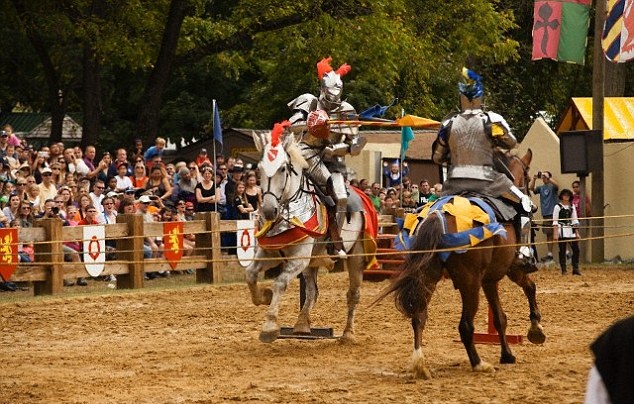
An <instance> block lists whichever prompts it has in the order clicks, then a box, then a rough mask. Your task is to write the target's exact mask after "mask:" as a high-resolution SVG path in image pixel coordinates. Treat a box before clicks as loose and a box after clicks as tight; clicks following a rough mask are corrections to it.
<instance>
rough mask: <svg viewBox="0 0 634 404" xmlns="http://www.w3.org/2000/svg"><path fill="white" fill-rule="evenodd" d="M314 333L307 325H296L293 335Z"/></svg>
mask: <svg viewBox="0 0 634 404" xmlns="http://www.w3.org/2000/svg"><path fill="white" fill-rule="evenodd" d="M311 333H312V331H311V329H310V326H309V325H307V324H302V325H297V324H296V325H295V327H293V335H310V334H311Z"/></svg>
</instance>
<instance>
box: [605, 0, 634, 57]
mask: <svg viewBox="0 0 634 404" xmlns="http://www.w3.org/2000/svg"><path fill="white" fill-rule="evenodd" d="M606 11H607V16H606V18H605V22H604V24H603V34H602V35H601V46H602V47H603V53H604V54H605V57H606V58H607V59H608V60H609V61H611V62H614V63H625V62H629V61H630V60H632V59H634V0H608V1H607V10H606Z"/></svg>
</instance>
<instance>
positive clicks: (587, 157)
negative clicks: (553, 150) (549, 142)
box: [559, 130, 603, 175]
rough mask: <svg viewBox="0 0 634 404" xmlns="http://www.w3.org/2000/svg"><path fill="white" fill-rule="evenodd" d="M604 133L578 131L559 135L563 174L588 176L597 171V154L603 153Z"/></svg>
mask: <svg viewBox="0 0 634 404" xmlns="http://www.w3.org/2000/svg"><path fill="white" fill-rule="evenodd" d="M602 141H603V138H602V131H599V130H577V131H570V132H561V133H560V134H559V153H560V157H561V172H562V174H571V173H574V174H579V175H587V174H589V173H591V172H592V171H595V169H596V168H595V165H596V162H597V153H600V152H602V150H603V148H602V147H601V142H602Z"/></svg>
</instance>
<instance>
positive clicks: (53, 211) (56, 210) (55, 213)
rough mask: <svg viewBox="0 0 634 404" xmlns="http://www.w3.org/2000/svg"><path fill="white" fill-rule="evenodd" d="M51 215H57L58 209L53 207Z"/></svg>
mask: <svg viewBox="0 0 634 404" xmlns="http://www.w3.org/2000/svg"><path fill="white" fill-rule="evenodd" d="M51 213H53V214H54V215H59V207H57V206H53V207H52V208H51Z"/></svg>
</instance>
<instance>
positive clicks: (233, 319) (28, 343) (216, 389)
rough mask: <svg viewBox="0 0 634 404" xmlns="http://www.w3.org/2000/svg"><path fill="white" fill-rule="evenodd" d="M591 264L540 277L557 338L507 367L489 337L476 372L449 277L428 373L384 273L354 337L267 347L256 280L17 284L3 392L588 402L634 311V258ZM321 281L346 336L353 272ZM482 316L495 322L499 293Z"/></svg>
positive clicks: (514, 292)
mask: <svg viewBox="0 0 634 404" xmlns="http://www.w3.org/2000/svg"><path fill="white" fill-rule="evenodd" d="M582 271H583V276H581V277H572V276H571V275H568V276H565V277H563V276H561V275H560V274H559V273H558V271H557V269H556V268H554V267H553V268H550V269H542V270H541V271H540V272H538V273H537V274H535V276H534V279H535V281H536V282H537V285H538V300H539V304H540V308H541V312H542V316H543V320H542V324H543V326H544V329H545V332H546V335H547V340H546V343H545V344H544V345H541V346H537V345H532V344H530V343H529V342H528V341H527V340H525V342H524V343H523V344H521V345H514V346H512V349H513V351H514V354H515V355H516V356H517V363H516V364H514V365H499V347H498V346H496V345H478V349H479V352H480V355H481V357H482V358H483V359H484V360H486V361H488V362H490V363H494V364H496V369H497V371H496V372H495V373H491V374H482V373H475V372H472V371H471V368H470V366H469V362H468V360H467V356H466V353H465V351H464V348H463V347H462V345H461V344H460V343H458V342H456V340H457V338H458V333H457V324H458V319H459V316H460V301H459V296H458V294H457V292H456V291H455V290H454V289H453V288H452V286H451V283H450V281H442V282H441V283H440V284H439V288H438V290H437V292H436V294H435V296H434V300H433V301H432V305H431V309H430V320H429V322H428V326H427V328H426V330H425V334H424V343H425V346H424V350H425V354H426V357H427V360H428V363H429V364H430V367H431V370H432V373H433V379H432V380H427V381H425V380H417V379H413V378H412V376H411V372H410V371H409V369H408V362H409V358H410V355H411V350H412V332H411V327H410V324H409V322H408V321H407V320H405V319H404V318H403V317H402V316H401V315H400V314H398V312H397V311H396V310H395V309H394V306H393V304H392V301H384V302H383V303H382V304H380V305H379V306H377V307H374V308H372V309H368V307H367V306H368V303H369V302H370V301H371V300H372V298H373V297H374V296H375V295H376V294H377V292H378V291H379V290H380V288H382V287H383V286H385V283H382V282H379V283H375V282H364V285H363V289H362V295H363V297H362V304H361V307H360V309H359V311H358V317H357V323H356V325H357V327H356V335H357V343H356V344H354V345H347V344H342V343H340V342H338V341H337V340H336V339H322V340H312V341H307V340H297V339H280V340H277V341H276V342H274V343H272V344H263V343H261V342H260V341H259V340H258V333H259V329H260V327H261V324H262V321H263V317H264V311H265V308H264V307H263V306H260V307H256V306H253V304H252V303H251V300H250V298H249V294H248V291H247V288H246V286H245V285H244V284H239V283H236V284H226V285H206V286H199V285H195V284H194V283H193V276H192V275H188V277H189V279H188V281H185V284H184V285H183V284H166V285H167V286H164V287H159V288H148V289H145V290H142V291H116V290H114V291H113V290H110V289H107V288H106V287H105V285H104V282H101V283H99V282H97V281H91V282H90V283H91V285H90V286H89V288H88V290H86V289H83V290H82V292H83V293H77V290H78V289H77V287H75V288H72V292H70V293H69V292H65V293H64V295H62V296H60V297H45V298H34V297H30V296H29V295H28V292H16V293H18V294H9V293H8V292H5V293H2V294H1V295H0V342H1V344H0V358H2V359H1V360H2V366H0V402H2V403H66V402H73V403H75V402H86V403H227V402H243V401H249V402H256V403H278V402H281V403H340V402H348V403H387V402H394V403H490V402H496V403H510V402H515V403H580V402H582V401H583V395H584V390H585V383H586V376H587V372H588V369H589V368H590V366H591V363H592V355H591V353H590V351H589V349H588V345H589V344H590V343H591V342H592V341H593V340H594V338H595V337H596V336H597V335H598V334H599V333H600V332H601V331H602V330H604V329H605V328H606V327H607V326H608V325H610V324H611V323H612V322H614V321H615V320H617V319H620V318H623V317H626V316H628V315H632V314H634V269H633V268H631V267H625V266H618V267H617V266H603V267H597V268H587V267H586V268H584V267H582ZM181 277H183V278H182V279H185V275H181ZM319 280H320V293H321V294H320V298H319V302H318V304H317V307H316V308H315V310H314V312H313V325H314V326H328V327H334V330H335V335H336V336H337V335H340V334H341V332H342V331H343V325H344V321H345V303H344V302H345V291H346V288H347V278H346V274H344V273H330V274H323V275H322V276H320V279H319ZM152 282H155V281H152ZM155 285H156V284H155ZM298 287H299V285H298V282H294V283H293V284H292V286H291V287H290V288H289V290H288V292H287V294H286V295H285V299H284V304H283V305H282V307H281V310H280V317H281V324H282V325H284V326H285V325H288V326H292V324H293V323H294V320H295V316H296V315H297V311H298V309H297V306H298V302H297V300H298V299H297V296H298ZM67 289H69V288H67ZM500 291H501V293H502V299H503V302H504V307H505V309H506V312H507V314H508V319H509V329H508V331H509V334H525V333H526V331H527V329H528V326H529V321H528V307H527V303H526V300H525V298H524V296H523V295H522V292H521V290H520V289H519V288H518V287H517V286H515V285H514V284H512V283H511V282H510V281H508V280H504V281H503V282H502V283H501V284H500ZM20 293H21V294H22V295H20ZM483 300H484V299H483ZM476 327H477V330H476V331H478V332H485V331H486V305H485V303H482V304H481V309H480V313H479V314H478V318H477V325H476Z"/></svg>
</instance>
